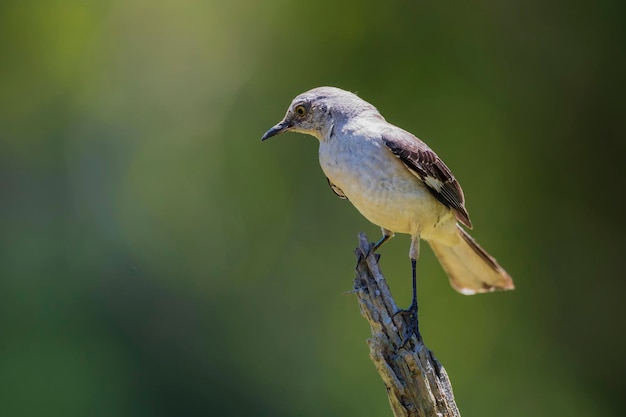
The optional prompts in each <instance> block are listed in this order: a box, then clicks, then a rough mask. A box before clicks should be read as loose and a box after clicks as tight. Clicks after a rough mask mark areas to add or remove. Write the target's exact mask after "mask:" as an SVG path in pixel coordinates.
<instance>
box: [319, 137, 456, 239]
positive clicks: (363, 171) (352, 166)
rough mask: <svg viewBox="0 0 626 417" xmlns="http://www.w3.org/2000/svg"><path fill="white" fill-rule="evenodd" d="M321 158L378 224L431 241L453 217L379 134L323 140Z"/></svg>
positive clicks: (359, 207) (324, 167) (331, 174)
mask: <svg viewBox="0 0 626 417" xmlns="http://www.w3.org/2000/svg"><path fill="white" fill-rule="evenodd" d="M369 138H374V139H369ZM319 158H320V165H321V167H322V170H323V171H324V173H325V174H326V176H327V177H328V178H329V179H330V180H331V181H332V182H333V183H334V184H335V185H337V186H338V187H339V188H341V190H342V191H343V192H344V194H345V195H346V196H347V197H348V199H349V200H350V202H352V204H353V205H354V206H355V207H356V208H357V210H359V212H361V214H362V215H363V216H365V218H367V219H368V220H369V221H371V222H372V223H374V224H376V225H378V226H381V227H384V228H385V229H389V230H391V231H393V232H398V233H409V234H416V233H421V234H422V235H423V236H424V237H425V238H426V237H427V235H428V234H429V233H432V231H433V229H434V228H435V227H436V225H437V224H438V223H439V222H440V221H442V220H446V223H447V220H448V219H449V218H451V217H453V215H452V214H451V211H450V209H448V208H447V207H445V206H444V205H443V204H441V203H440V202H439V201H438V200H437V199H435V197H434V196H433V195H432V194H431V193H430V191H428V189H427V188H426V186H425V185H424V183H423V182H422V181H421V180H419V179H418V178H417V177H415V175H413V174H412V173H411V172H410V171H409V170H408V168H407V167H406V166H405V165H404V164H403V163H402V162H401V161H400V160H399V159H398V158H396V157H395V156H394V155H393V154H392V153H391V151H390V150H389V149H388V148H387V147H386V146H385V145H384V143H383V142H382V140H380V139H379V136H378V135H377V134H376V133H375V132H371V131H370V132H364V131H363V130H361V131H359V132H356V133H355V132H351V134H341V135H339V134H338V135H334V136H333V137H332V138H328V139H326V140H322V141H320V148H319Z"/></svg>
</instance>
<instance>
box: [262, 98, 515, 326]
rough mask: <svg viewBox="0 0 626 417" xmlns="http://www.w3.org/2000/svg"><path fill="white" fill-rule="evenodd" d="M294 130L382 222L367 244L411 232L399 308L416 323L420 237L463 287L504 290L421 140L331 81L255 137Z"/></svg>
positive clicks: (347, 193) (447, 174) (506, 280)
mask: <svg viewBox="0 0 626 417" xmlns="http://www.w3.org/2000/svg"><path fill="white" fill-rule="evenodd" d="M289 131H291V132H299V133H305V134H309V135H311V136H314V137H315V138H317V140H318V141H319V161H320V165H321V167H322V170H323V171H324V174H325V175H326V177H327V179H328V184H329V185H330V187H331V189H332V190H333V191H334V193H335V194H337V195H338V196H339V197H341V198H345V199H348V200H349V201H350V202H351V203H352V204H353V205H354V206H355V207H356V208H357V210H359V212H361V214H362V215H363V216H365V218H367V219H368V220H369V221H370V222H372V223H374V224H376V225H378V226H380V227H381V228H382V232H383V236H382V238H381V239H380V240H379V241H378V242H377V243H376V244H375V246H374V250H376V249H378V248H379V247H380V246H381V245H382V244H383V243H385V242H386V241H387V240H389V239H390V238H391V237H393V235H394V232H395V233H407V234H409V235H411V248H410V250H409V257H410V259H411V268H412V278H413V300H412V302H411V305H410V307H409V308H408V309H406V310H401V311H404V312H408V313H410V314H411V316H412V319H413V320H414V323H415V333H416V335H417V336H418V338H419V331H418V325H417V290H416V272H415V270H416V262H417V259H418V255H419V243H420V238H421V239H424V240H426V241H427V242H428V243H429V244H430V246H431V247H432V249H433V251H434V253H435V255H436V256H437V258H438V259H439V262H440V263H441V266H442V267H443V269H444V270H445V271H446V273H447V274H448V278H449V279H450V284H451V285H452V287H453V288H454V289H455V290H457V291H458V292H460V293H462V294H476V293H484V292H491V291H495V290H511V289H513V288H514V285H513V280H512V279H511V277H510V276H509V275H508V274H507V273H506V271H505V270H504V269H502V267H501V266H500V265H499V264H498V263H497V262H496V260H495V259H494V258H493V257H491V256H490V255H489V254H488V253H487V252H486V251H485V250H484V249H483V248H481V247H480V246H479V245H478V244H477V243H476V241H474V239H473V238H472V237H471V236H470V235H468V234H467V232H465V230H463V228H462V227H461V226H460V225H459V223H461V224H463V225H464V226H466V227H468V228H472V222H471V221H470V219H469V216H468V214H467V210H466V209H465V206H464V202H465V199H464V197H463V191H462V190H461V186H460V185H459V183H458V181H457V180H456V178H454V175H452V172H451V171H450V169H449V168H448V167H447V166H446V165H445V164H444V163H443V161H442V160H441V159H440V158H439V157H438V156H437V154H435V152H433V151H432V150H431V149H430V148H429V147H428V145H426V144H425V143H424V142H422V141H421V140H419V139H418V138H417V137H415V136H414V135H412V134H411V133H409V132H407V131H406V130H403V129H400V128H399V127H397V126H394V125H392V124H390V123H388V122H387V121H386V120H385V119H384V118H383V116H382V115H381V114H380V113H379V112H378V110H377V109H376V108H375V107H374V106H373V105H371V104H370V103H368V102H366V101H364V100H362V99H361V98H359V97H358V96H357V95H355V94H353V93H350V92H347V91H344V90H341V89H339V88H334V87H319V88H314V89H312V90H310V91H307V92H305V93H302V94H300V95H299V96H297V97H296V98H295V99H293V101H292V102H291V105H290V106H289V109H288V110H287V114H286V115H285V117H284V118H283V120H282V121H281V122H280V123H278V124H277V125H276V126H274V127H272V128H271V129H270V130H268V131H267V132H266V133H265V134H264V135H263V137H262V139H261V140H266V139H268V138H270V137H272V136H276V135H278V134H279V133H283V132H289Z"/></svg>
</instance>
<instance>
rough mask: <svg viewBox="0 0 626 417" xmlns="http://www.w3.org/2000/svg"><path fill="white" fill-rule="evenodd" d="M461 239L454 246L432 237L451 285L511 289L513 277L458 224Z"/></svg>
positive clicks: (471, 290) (472, 290)
mask: <svg viewBox="0 0 626 417" xmlns="http://www.w3.org/2000/svg"><path fill="white" fill-rule="evenodd" d="M457 230H458V233H459V237H460V239H459V240H458V242H457V243H456V244H454V245H453V246H449V245H445V244H443V243H441V242H435V241H429V242H428V243H429V244H430V246H431V248H432V249H433V252H435V255H437V258H438V259H439V262H440V263H441V266H442V267H443V269H444V270H445V271H446V273H447V274H448V278H450V285H452V287H453V288H454V289H455V290H457V291H458V292H460V293H461V294H467V295H470V294H477V293H482V292H492V291H496V290H512V289H514V288H515V286H514V285H513V279H511V277H510V276H509V274H507V273H506V271H505V270H504V269H503V268H502V267H501V266H500V265H499V264H498V262H497V261H496V260H495V259H494V258H493V257H491V255H489V254H488V253H487V252H485V250H484V249H483V248H481V247H480V246H479V245H478V243H476V241H475V240H474V239H473V238H472V237H471V236H470V235H468V234H467V232H466V231H465V230H463V229H462V228H461V227H460V226H458V225H457Z"/></svg>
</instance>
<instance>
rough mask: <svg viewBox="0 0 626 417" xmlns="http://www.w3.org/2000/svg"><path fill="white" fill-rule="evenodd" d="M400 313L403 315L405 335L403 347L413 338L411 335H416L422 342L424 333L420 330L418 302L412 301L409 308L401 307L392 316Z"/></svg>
mask: <svg viewBox="0 0 626 417" xmlns="http://www.w3.org/2000/svg"><path fill="white" fill-rule="evenodd" d="M398 315H401V316H403V319H404V320H403V324H404V326H403V336H404V339H403V340H402V344H401V345H400V346H401V347H404V346H406V344H407V342H408V341H409V340H411V337H412V336H413V335H415V337H416V338H417V341H418V342H420V343H421V342H422V335H421V334H420V331H419V321H418V317H417V304H416V303H412V304H411V305H410V306H409V308H406V309H400V310H398V311H396V312H395V313H394V314H393V316H392V317H396V316H398Z"/></svg>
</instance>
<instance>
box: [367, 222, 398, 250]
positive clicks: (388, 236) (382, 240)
mask: <svg viewBox="0 0 626 417" xmlns="http://www.w3.org/2000/svg"><path fill="white" fill-rule="evenodd" d="M380 229H381V230H382V231H383V237H381V238H380V240H379V241H378V242H376V243H375V244H374V249H372V250H373V251H376V250H377V249H378V248H380V247H381V246H382V245H383V244H385V243H386V242H387V241H388V240H389V239H391V238H392V237H393V232H392V231H391V230H387V229H385V228H384V227H381V228H380Z"/></svg>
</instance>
